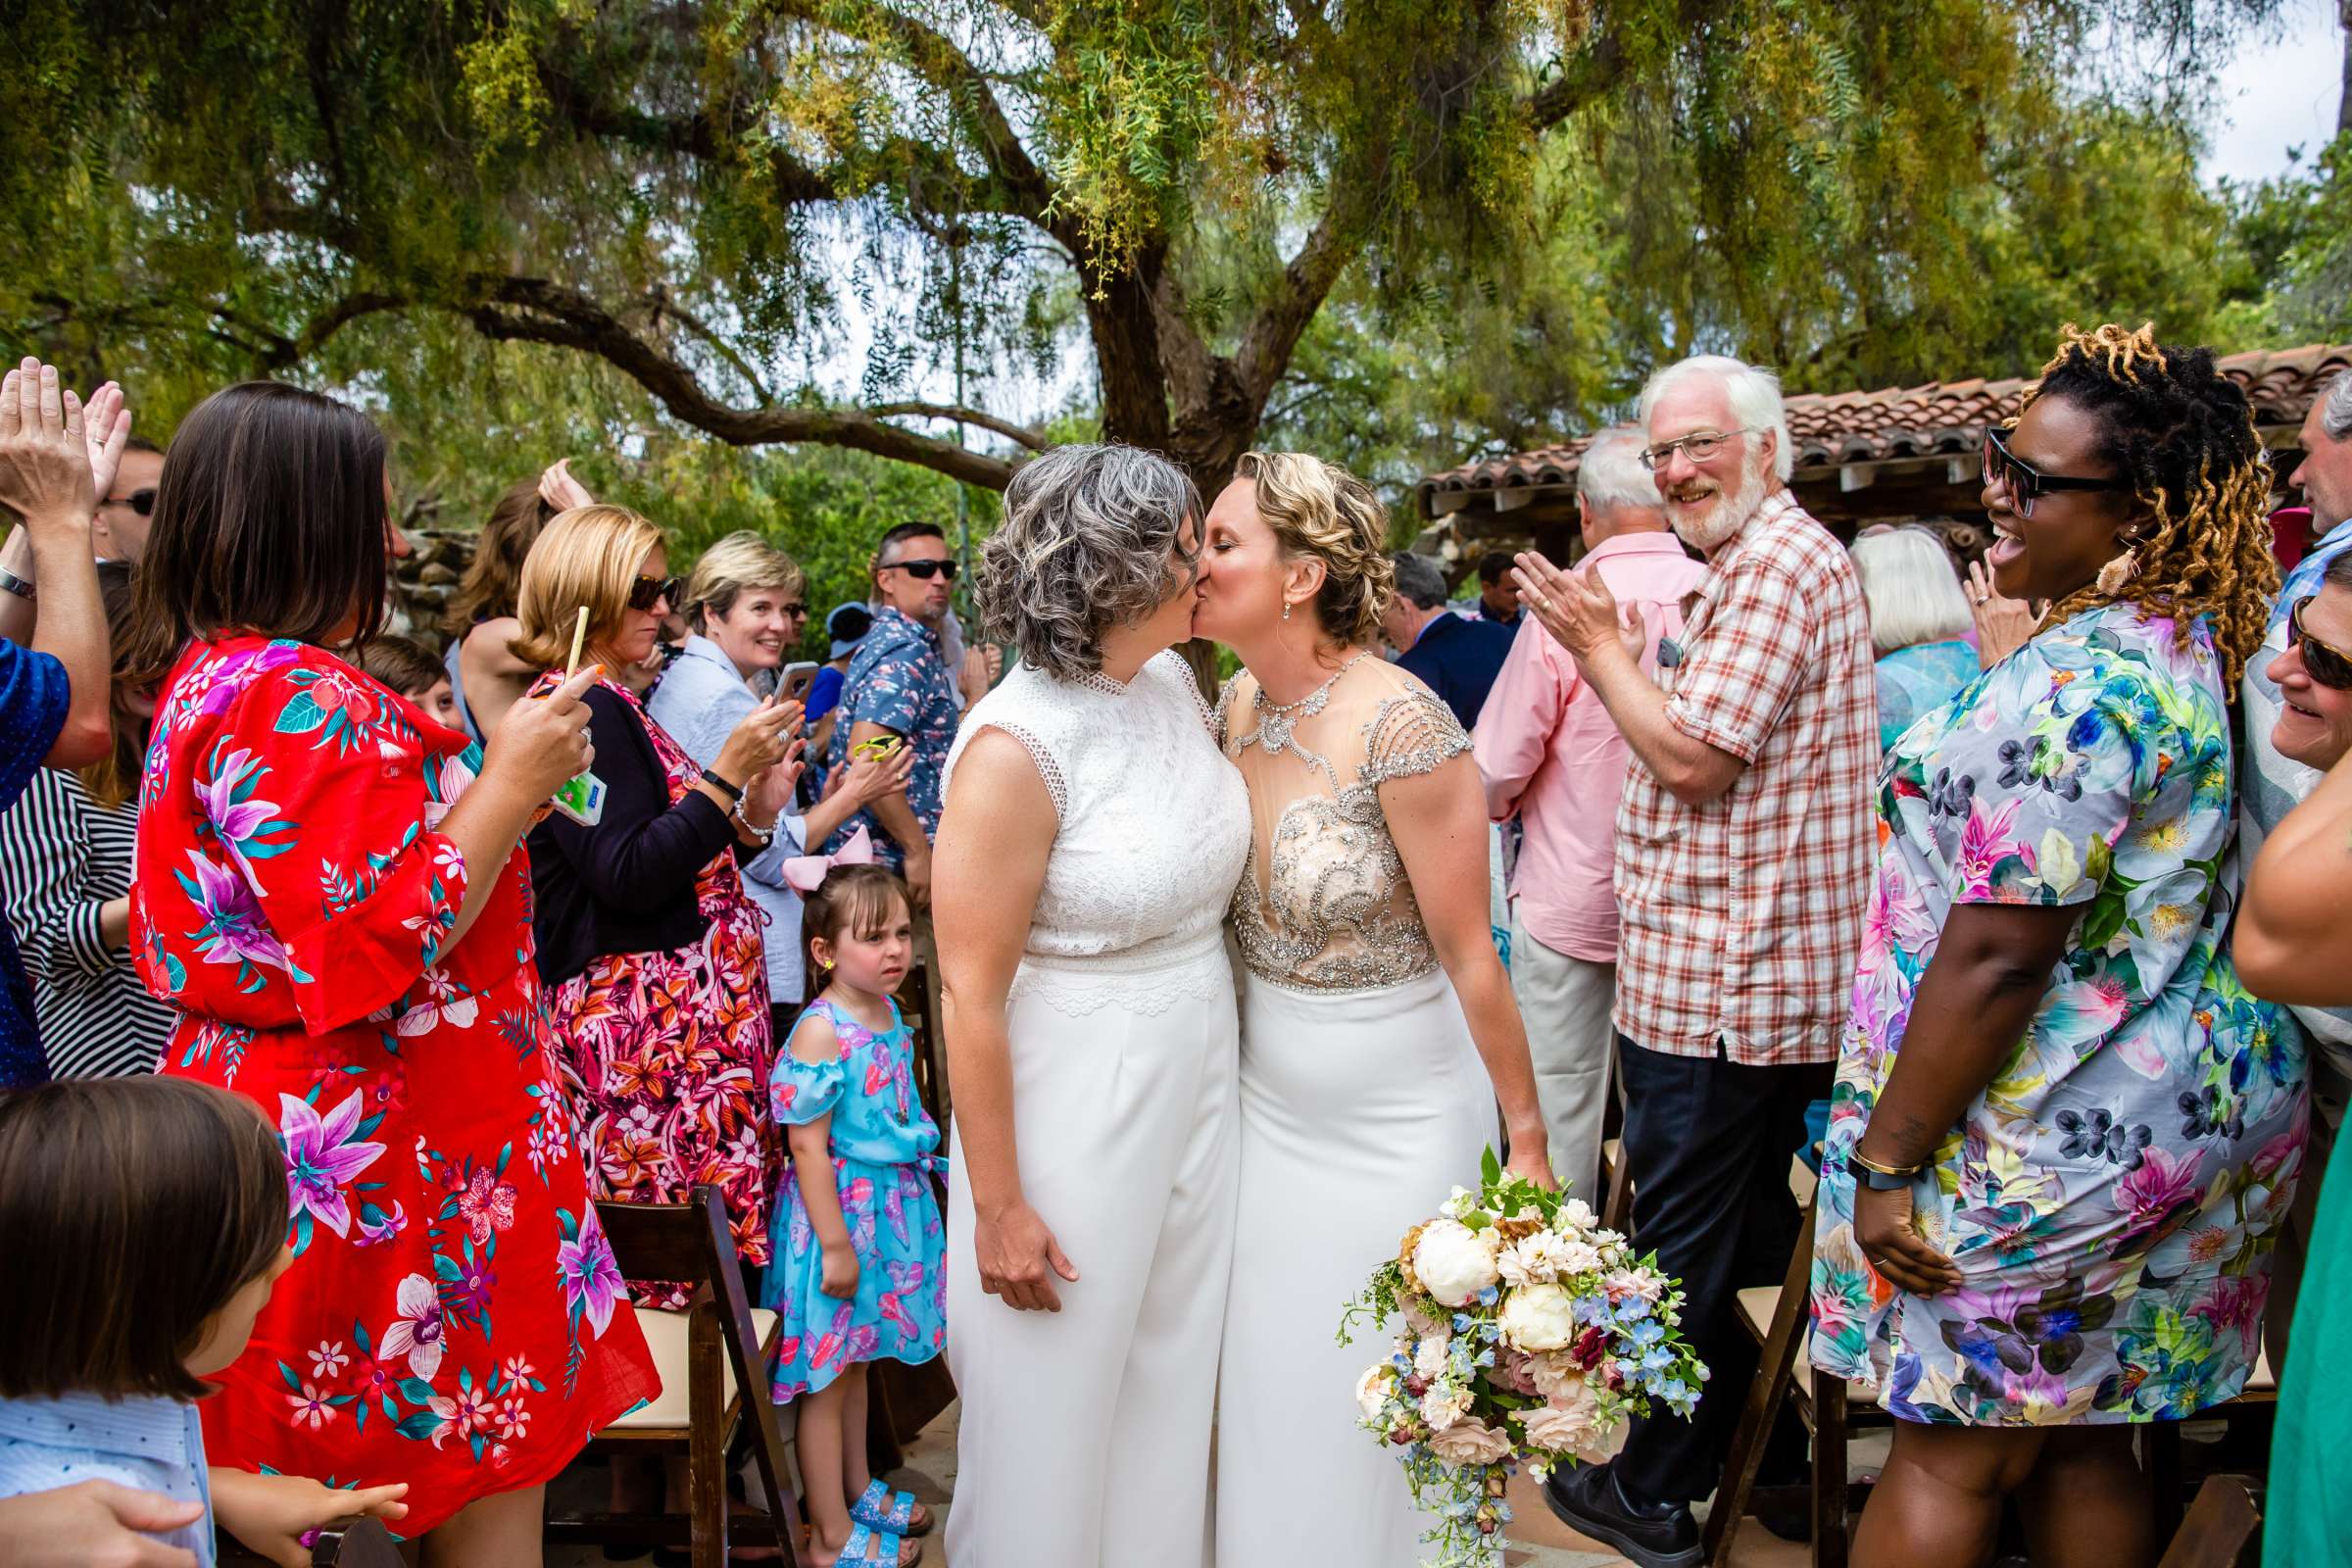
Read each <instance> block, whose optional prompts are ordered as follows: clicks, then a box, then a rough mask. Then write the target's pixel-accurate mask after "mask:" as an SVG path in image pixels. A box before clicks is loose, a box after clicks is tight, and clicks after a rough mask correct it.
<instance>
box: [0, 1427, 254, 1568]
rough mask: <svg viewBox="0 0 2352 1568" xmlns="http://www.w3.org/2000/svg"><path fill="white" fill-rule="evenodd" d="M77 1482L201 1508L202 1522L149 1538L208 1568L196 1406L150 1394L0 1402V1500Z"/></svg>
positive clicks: (209, 1519)
mask: <svg viewBox="0 0 2352 1568" xmlns="http://www.w3.org/2000/svg"><path fill="white" fill-rule="evenodd" d="M84 1481H113V1482H116V1483H118V1484H120V1485H122V1486H125V1487H132V1488H136V1489H137V1490H138V1491H140V1492H155V1493H161V1494H162V1495H165V1496H167V1497H171V1498H172V1499H173V1500H175V1501H180V1502H186V1501H189V1500H191V1499H193V1500H195V1501H198V1502H201V1503H203V1504H204V1517H203V1518H201V1519H199V1520H197V1521H196V1522H195V1523H194V1524H192V1525H188V1526H186V1527H184V1528H182V1529H179V1530H167V1531H159V1532H156V1533H155V1535H156V1539H157V1540H159V1541H161V1542H163V1543H164V1544H166V1545H168V1546H180V1547H184V1548H186V1549H187V1550H189V1551H192V1552H194V1553H195V1554H196V1562H197V1568H212V1565H213V1558H214V1545H213V1488H212V1482H211V1479H210V1478H209V1477H208V1476H207V1475H206V1473H205V1463H204V1427H203V1424H202V1423H201V1422H199V1421H198V1420H197V1418H196V1406H194V1405H193V1404H183V1403H181V1402H180V1401H179V1400H177V1399H168V1398H165V1397H163V1396H161V1395H154V1394H145V1395H133V1396H130V1397H126V1398H121V1399H110V1398H108V1397H105V1396H104V1395H101V1394H69V1395H66V1396H64V1397H60V1398H55V1399H0V1497H15V1496H21V1495H24V1494H25V1493H28V1492H48V1491H51V1490H53V1489H55V1488H58V1487H71V1486H75V1485H78V1484H79V1483H81V1482H84Z"/></svg>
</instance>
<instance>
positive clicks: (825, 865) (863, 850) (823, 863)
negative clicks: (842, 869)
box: [784, 822, 874, 898]
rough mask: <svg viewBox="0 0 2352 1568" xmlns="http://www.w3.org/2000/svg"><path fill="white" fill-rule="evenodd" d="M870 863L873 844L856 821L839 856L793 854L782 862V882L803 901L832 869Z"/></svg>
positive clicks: (871, 839) (863, 827)
mask: <svg viewBox="0 0 2352 1568" xmlns="http://www.w3.org/2000/svg"><path fill="white" fill-rule="evenodd" d="M873 863H874V841H873V838H872V837H871V836H870V835H869V834H868V833H867V832H866V831H865V824H864V823H863V822H860V823H858V831H857V832H855V833H852V834H851V835H850V842H849V843H847V844H844V845H843V846H842V847H841V850H840V853H838V854H835V855H796V856H794V857H793V858H791V859H789V860H786V861H785V862H784V881H785V883H786V885H787V886H789V887H790V888H791V889H792V890H793V891H794V892H795V893H798V894H799V895H800V896H801V897H803V898H807V897H808V896H809V894H811V893H814V892H815V891H816V890H817V889H818V888H819V887H822V886H823V885H824V880H825V873H826V872H827V871H830V870H832V869H833V868H834V867H835V866H837V865H871V864H873Z"/></svg>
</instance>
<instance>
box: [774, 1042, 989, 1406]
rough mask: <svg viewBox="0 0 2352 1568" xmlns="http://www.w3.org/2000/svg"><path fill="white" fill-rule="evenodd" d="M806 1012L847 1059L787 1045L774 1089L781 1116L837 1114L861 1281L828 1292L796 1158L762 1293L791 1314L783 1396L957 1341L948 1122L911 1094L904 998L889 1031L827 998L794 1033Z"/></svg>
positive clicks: (802, 1121) (841, 1182)
mask: <svg viewBox="0 0 2352 1568" xmlns="http://www.w3.org/2000/svg"><path fill="white" fill-rule="evenodd" d="M886 1000H887V999H886ZM810 1018H823V1019H824V1020H825V1021H826V1022H828V1023H830V1024H831V1025H832V1026H833V1033H834V1035H835V1036H836V1037H837V1038H838V1039H839V1040H840V1042H841V1054H840V1056H839V1057H838V1058H837V1059H835V1060H832V1061H817V1062H809V1061H803V1060H801V1059H800V1058H799V1057H797V1056H795V1055H794V1054H792V1053H791V1052H790V1051H789V1050H786V1051H780V1052H778V1053H777V1054H776V1071H775V1077H774V1078H773V1079H772V1080H771V1081H770V1083H769V1086H768V1096H769V1099H770V1101H771V1102H772V1103H773V1105H774V1108H775V1113H776V1120H777V1121H779V1122H782V1123H784V1124H786V1125H788V1126H794V1127H802V1126H806V1125H808V1124H809V1122H812V1121H814V1120H816V1118H817V1117H819V1116H823V1115H827V1114H830V1115H831V1116H832V1118H833V1119H832V1121H831V1123H830V1124H829V1125H828V1132H829V1136H830V1139H831V1144H832V1151H833V1181H834V1185H835V1186H836V1188H838V1190H839V1191H840V1193H841V1215H842V1218H843V1219H844V1220H845V1221H847V1222H848V1224H849V1227H850V1245H851V1246H852V1247H853V1248H855V1249H856V1250H857V1252H858V1291H857V1294H856V1295H855V1296H853V1297H852V1298H850V1299H847V1300H843V1299H840V1298H838V1297H832V1296H827V1295H826V1294H825V1293H824V1288H823V1285H822V1281H823V1278H824V1249H823V1248H822V1247H821V1246H819V1245H818V1243H817V1240H816V1231H815V1228H814V1227H813V1226H811V1225H810V1224H809V1205H808V1204H807V1202H805V1201H803V1200H802V1198H801V1184H800V1183H799V1182H798V1181H796V1180H795V1179H794V1178H793V1175H792V1172H791V1171H790V1170H789V1169H787V1170H786V1171H785V1173H784V1197H783V1201H781V1202H779V1203H778V1204H777V1205H776V1240H775V1255H776V1258H777V1260H778V1261H777V1263H776V1266H775V1267H774V1268H772V1269H770V1270H769V1271H768V1275H767V1280H766V1282H765V1285H764V1287H763V1289H762V1290H761V1292H760V1305H762V1306H767V1307H773V1308H774V1309H775V1310H776V1312H777V1313H778V1314H779V1315H780V1316H781V1317H782V1318H783V1320H784V1326H783V1338H782V1340H781V1342H780V1343H779V1345H778V1346H777V1348H776V1372H775V1389H774V1392H775V1397H776V1402H777V1403H779V1404H781V1403H783V1402H785V1401H786V1400H788V1399H794V1398H798V1397H800V1396H801V1395H804V1394H807V1393H808V1392H809V1391H810V1390H811V1389H821V1388H823V1387H824V1386H825V1385H827V1384H828V1383H831V1382H832V1381H833V1380H834V1379H835V1378H837V1377H839V1376H840V1375H841V1374H842V1373H843V1372H844V1371H845V1370H846V1369H848V1368H850V1367H853V1366H856V1365H857V1364H858V1362H860V1361H873V1360H879V1359H882V1358H884V1357H888V1358H890V1359H892V1360H896V1361H905V1362H907V1364H908V1365H920V1364H921V1363H923V1362H925V1361H928V1360H930V1359H931V1358H932V1357H933V1356H935V1355H937V1354H939V1352H940V1351H941V1350H942V1349H943V1348H946V1345H947V1341H948V1275H947V1269H946V1268H945V1267H944V1266H943V1262H944V1259H945V1256H946V1252H947V1227H946V1225H945V1223H944V1222H943V1221H942V1220H941V1218H940V1213H939V1200H938V1198H937V1196H936V1195H935V1194H934V1193H933V1192H932V1189H931V1177H930V1172H931V1171H932V1170H934V1169H936V1168H937V1166H938V1160H937V1159H936V1157H935V1156H934V1154H933V1151H934V1150H936V1149H938V1148H939V1128H938V1127H937V1126H936V1125H934V1124H933V1122H932V1120H931V1116H930V1113H929V1112H927V1111H925V1110H924V1109H923V1104H922V1102H921V1101H920V1100H919V1099H917V1098H916V1097H915V1092H914V1048H913V1044H912V1041H913V1032H912V1031H911V1030H909V1029H908V1028H907V1023H906V1020H905V1019H903V1018H901V1017H900V1016H899V1005H898V1004H897V1003H895V1002H893V1003H890V1027H889V1028H888V1029H887V1030H884V1031H882V1032H880V1033H876V1032H875V1031H873V1030H871V1029H868V1028H867V1027H865V1025H863V1024H861V1023H859V1022H858V1019H857V1017H856V1016H855V1015H854V1014H852V1013H851V1012H850V1011H849V1010H848V1009H847V1008H845V1007H841V1006H838V1005H835V1004H834V1003H833V1002H832V1001H831V1000H829V999H827V998H824V997H819V998H817V1000H816V1001H814V1002H812V1003H810V1004H809V1010H808V1011H807V1012H804V1013H803V1014H801V1020H800V1022H799V1023H796V1024H795V1025H794V1026H793V1028H794V1032H795V1033H798V1032H799V1031H800V1030H801V1029H802V1028H805V1027H806V1026H807V1024H808V1021H809V1019H810Z"/></svg>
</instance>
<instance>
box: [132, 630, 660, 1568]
mask: <svg viewBox="0 0 2352 1568" xmlns="http://www.w3.org/2000/svg"><path fill="white" fill-rule="evenodd" d="M477 761H478V753H476V752H474V751H473V750H472V749H471V748H469V746H468V744H467V742H466V738H465V737H464V736H462V735H460V734H458V733H457V732H455V731H454V730H448V729H443V728H442V727H440V726H439V725H437V724H435V723H433V722H432V721H431V720H430V719H428V718H426V717H425V716H424V715H423V714H422V713H421V712H419V711H417V709H416V708H414V707H412V706H411V705H410V704H409V703H408V702H406V701H405V700H403V699H401V698H399V697H397V696H395V695H393V694H392V693H391V692H389V691H387V690H386V689H385V688H383V687H381V686H379V685H377V684H376V683H375V682H374V681H372V680H370V679H368V677H367V676H365V675H363V674H361V673H360V672H359V671H357V670H355V669H353V668H352V667H350V666H349V665H347V664H345V663H344V662H342V661H340V660H338V659H336V658H334V657H333V656H332V655H330V654H327V653H325V652H323V651H321V650H319V649H318V648H314V647H311V646H309V645H307V644H303V643H296V642H270V641H266V640H264V639H262V638H259V637H229V638H223V639H221V640H220V641H217V642H211V643H197V644H194V645H192V646H191V647H190V648H189V650H188V652H187V653H186V654H185V655H184V656H183V657H182V658H181V660H180V662H179V664H178V665H177V667H176V668H174V669H173V671H172V675H171V676H170V677H169V679H168V680H167V681H166V682H165V685H164V691H163V699H162V702H161V704H160V706H159V707H158V709H157V712H156V722H155V736H154V740H153V743H152V744H151V746H150V748H149V750H148V753H147V760H146V767H145V771H144V775H143V777H142V779H141V782H140V791H139V832H138V850H137V860H136V864H137V878H136V880H135V882H134V883H133V885H132V891H131V936H132V942H133V948H134V955H135V961H136V963H137V965H138V969H139V975H140V978H141V979H142V980H143V981H145V983H146V985H147V988H148V989H149V990H150V991H152V992H154V993H155V995H156V996H158V997H160V998H162V999H163V1000H164V1001H166V1002H168V1003H170V1004H171V1005H172V1006H173V1007H174V1008H176V1009H178V1011H179V1012H180V1013H181V1014H183V1016H182V1017H181V1018H180V1021H179V1023H178V1025H177V1027H176V1028H175V1029H174V1031H173V1033H172V1039H171V1041H170V1043H169V1045H168V1046H167V1048H166V1050H165V1054H164V1061H163V1066H162V1070H163V1071H165V1072H169V1073H175V1074H178V1075H180V1076H182V1077H187V1078H197V1079H202V1080H204V1081H206V1082H208V1083H214V1084H221V1085H224V1086H226V1087H227V1088H229V1089H232V1090H234V1091H235V1092H237V1093H239V1094H241V1095H244V1096H246V1097H247V1098H248V1099H250V1100H252V1101H253V1102H254V1103H257V1104H259V1105H260V1106H261V1107H262V1110H263V1113H264V1114H265V1115H267V1116H268V1117H269V1118H270V1122H271V1123H272V1124H273V1125H274V1126H276V1127H277V1129H278V1132H279V1135H280V1137H281V1138H282V1140H283V1142H284V1145H285V1157H286V1192H287V1200H288V1213H289V1219H290V1233H291V1234H290V1241H291V1243H292V1245H293V1248H294V1250H295V1259H294V1264H293V1266H292V1267H291V1268H290V1269H289V1270H287V1272H286V1274H285V1276H284V1277H283V1278H281V1279H280V1280H279V1281H278V1282H277V1287H276V1290H275V1291H274V1293H273V1294H272V1295H271V1297H270V1304H269V1305H268V1306H267V1307H265V1308H264V1309H263V1311H262V1314H261V1318H260V1320H259V1321H258V1322H257V1323H256V1324H255V1326H254V1334H253V1342H252V1344H251V1346H250V1347H249V1348H247V1350H246V1352H245V1354H244V1355H243V1356H242V1357H241V1358H240V1359H239V1360H238V1361H237V1362H236V1364H235V1365H233V1366H231V1367H229V1368H228V1370H227V1371H226V1372H224V1373H222V1374H221V1376H220V1378H219V1380H218V1381H220V1382H221V1385H222V1386H223V1387H222V1392H221V1394H220V1395H219V1396H218V1397H213V1398H210V1399H207V1400H205V1401H204V1403H203V1404H202V1406H201V1407H200V1408H201V1409H202V1411H203V1416H204V1427H205V1446H206V1450H207V1452H208V1453H209V1454H210V1455H211V1457H212V1458H213V1460H214V1461H215V1462H216V1463H221V1464H231V1465H235V1466H238V1467H239V1468H242V1469H262V1468H265V1467H266V1468H268V1469H270V1470H275V1471H280V1472H283V1473H287V1474H291V1475H303V1476H311V1477H315V1478H317V1479H319V1480H321V1481H325V1482H327V1483H328V1484H330V1485H334V1486H373V1485H376V1484H379V1483H383V1482H392V1481H406V1482H408V1483H410V1487H411V1490H410V1493H409V1507H410V1510H411V1511H410V1514H409V1517H408V1518H407V1519H406V1520H405V1521H404V1522H403V1523H402V1524H401V1526H400V1529H401V1531H402V1533H403V1534H405V1535H409V1536H415V1535H418V1534H421V1533H422V1532H424V1531H427V1530H430V1529H432V1528H433V1527H434V1526H436V1525H438V1524H440V1523H442V1522H443V1521H445V1520H446V1519H448V1518H449V1516H450V1515H451V1514H453V1513H455V1512H457V1511H458V1510H459V1509H460V1508H462V1507H464V1506H465V1505H466V1504H467V1503H469V1502H471V1501H473V1500H475V1499H476V1498H479V1497H483V1496H488V1495H493V1494H496V1493H502V1492H510V1491H514V1490H515V1489H517V1488H522V1487H529V1486H535V1485H537V1484H539V1483H541V1482H544V1481H546V1480H548V1479H549V1478H550V1477H552V1476H554V1475H555V1474H556V1472H557V1471H559V1470H561V1469H563V1468H564V1465H565V1464H567V1463H568V1462H569V1461H570V1460H571V1459H572V1457H573V1456H574V1455H575V1454H577V1453H578V1452H579V1450H580V1448H581V1446H582V1445H583V1444H584V1443H585V1442H586V1441H587V1439H588V1437H589V1436H590V1435H591V1434H592V1433H594V1432H595V1431H596V1430H597V1429H598V1428H599V1427H602V1426H604V1425H606V1424H607V1423H608V1422H610V1421H612V1420H613V1419H614V1418H615V1417H617V1416H619V1415H621V1414H623V1413H625V1412H626V1411H628V1410H629V1409H631V1408H633V1407H634V1406H635V1405H636V1404H638V1403H639V1402H640V1401H641V1400H644V1399H646V1398H649V1397H652V1396H653V1395H654V1394H656V1393H657V1392H658V1391H659V1388H660V1384H659V1381H658V1379H657V1377H656V1374H655V1372H654V1367H653V1361H652V1357H651V1355H650V1354H649V1353H648V1351H647V1349H646V1346H645V1339H644V1336H643V1335H642V1334H641V1333H640V1332H639V1330H638V1326H637V1320H636V1315H635V1313H634V1312H632V1311H627V1310H623V1309H621V1306H620V1299H621V1296H622V1294H623V1293H622V1290H621V1286H620V1275H619V1269H618V1268H617V1267H616V1266H615V1265H614V1262H613V1250H612V1248H611V1246H610V1245H609V1244H608V1243H607V1241H606V1239H605V1235H604V1231H603V1229H602V1227H601V1226H599V1224H598V1223H597V1218H596V1209H595V1206H594V1205H593V1204H592V1203H591V1202H590V1201H589V1197H588V1184H587V1179H586V1176H585V1174H584V1172H583V1171H582V1169H581V1164H580V1156H579V1151H578V1146H577V1145H576V1144H575V1143H574V1142H573V1138H572V1131H571V1125H570V1122H569V1120H568V1119H567V1117H566V1114H565V1111H564V1101H563V1097H562V1095H560V1094H559V1093H558V1092H557V1090H556V1068H555V1062H554V1058H553V1056H552V1055H551V1054H550V1049H549V1048H550V1046H551V1043H552V1041H551V1037H550V1035H549V1032H548V1026H547V1019H546V1014H545V1012H544V1010H543V1009H542V1007H541V1006H540V1001H539V985H538V973H537V970H536V968H535V966H534V964H533V960H532V940H531V921H530V881H529V876H528V861H527V859H526V858H525V856H524V855H523V853H522V852H521V851H520V850H519V849H518V850H517V851H516V852H515V854H514V855H513V856H511V857H509V858H508V859H507V861H506V862H505V864H504V865H503V866H497V867H490V868H487V870H488V872H489V874H492V875H495V876H496V877H497V878H498V885H497V887H496V889H495V890H494V891H493V892H492V893H491V895H490V898H489V902H488V904H487V906H486V907H484V909H483V911H482V913H481V915H480V917H479V918H478V919H477V920H476V921H475V923H474V924H473V926H472V927H471V928H470V929H468V931H467V932H466V936H465V938H464V939H463V940H462V941H461V942H459V943H458V944H457V946H456V947H454V948H452V949H449V950H448V951H446V952H445V951H443V946H442V943H443V939H444V937H445V935H446V934H447V933H448V931H449V930H450V929H451V928H452V927H453V926H454V925H455V923H456V919H457V911H458V908H459V907H460V906H461V905H462V904H463V903H464V902H465V897H466V883H467V874H468V872H469V871H472V872H475V873H477V874H478V873H481V872H483V871H484V870H485V868H483V867H479V866H476V867H468V866H467V865H466V863H465V858H464V857H463V856H462V855H461V854H460V853H459V851H458V847H457V845H456V844H455V843H453V842H452V841H451V840H450V839H448V838H447V837H445V836H443V835H442V834H440V833H438V832H436V831H434V829H435V827H436V825H437V824H438V823H439V822H440V820H441V818H442V816H443V815H444V814H446V812H447V811H448V809H449V806H450V804H451V802H452V801H453V800H454V799H455V797H456V795H457V794H458V792H459V791H460V790H462V789H463V788H464V787H465V785H466V783H467V782H469V781H470V780H471V778H472V776H473V772H472V769H473V766H474V765H475V764H476V762H477Z"/></svg>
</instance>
